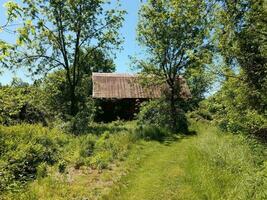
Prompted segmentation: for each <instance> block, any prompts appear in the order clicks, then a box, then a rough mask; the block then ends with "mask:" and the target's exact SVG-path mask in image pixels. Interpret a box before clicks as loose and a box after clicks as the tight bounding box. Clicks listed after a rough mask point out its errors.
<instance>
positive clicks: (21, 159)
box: [0, 125, 67, 191]
mask: <svg viewBox="0 0 267 200" xmlns="http://www.w3.org/2000/svg"><path fill="white" fill-rule="evenodd" d="M66 139H67V137H66V136H64V135H62V134H60V133H59V132H57V131H55V130H49V129H46V128H43V127H41V126H38V125H19V126H13V127H2V126H1V127H0V143H1V149H0V155H1V159H0V163H1V165H0V174H1V179H0V180H1V182H0V190H1V191H5V190H9V191H17V190H18V189H19V188H20V187H21V186H22V185H23V184H25V183H26V182H27V181H29V180H31V179H34V178H35V177H36V176H38V177H39V176H40V177H42V176H45V174H46V165H47V164H48V165H53V164H54V163H55V162H56V161H57V160H58V159H59V157H60V152H61V149H62V145H63V144H64V143H65V142H66ZM46 163H47V164H46Z"/></svg>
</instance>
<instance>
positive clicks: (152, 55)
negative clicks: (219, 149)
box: [138, 0, 213, 128]
mask: <svg viewBox="0 0 267 200" xmlns="http://www.w3.org/2000/svg"><path fill="white" fill-rule="evenodd" d="M212 5H213V4H211V3H210V2H209V1H204V0H202V1H199V0H183V1H181V0H148V1H147V3H145V4H144V5H143V6H142V8H141V10H140V19H139V20H140V21H139V25H138V39H139V42H140V44H141V45H143V46H144V47H145V50H146V52H147V58H146V60H141V61H140V62H139V66H140V68H141V70H142V71H143V73H145V74H150V75H151V74H152V75H153V76H150V77H156V79H158V80H161V81H162V82H165V83H167V85H168V86H169V94H168V100H169V102H170V108H171V109H170V110H171V116H172V120H173V122H172V127H173V128H175V127H177V119H176V116H177V115H176V112H177V105H178V104H179V102H181V101H182V98H181V96H180V95H179V94H180V90H181V86H180V82H179V81H178V80H179V76H181V75H183V74H184V73H185V72H186V71H187V69H189V67H192V68H193V64H194V63H196V61H198V62H200V61H201V63H209V62H210V58H211V56H210V52H209V50H208V48H207V46H208V42H207V36H208V30H207V24H208V23H210V22H211V18H209V16H208V12H209V10H210V7H211V6H212ZM194 66H195V67H197V66H196V65H194ZM192 68H191V69H192ZM199 76H201V74H199Z"/></svg>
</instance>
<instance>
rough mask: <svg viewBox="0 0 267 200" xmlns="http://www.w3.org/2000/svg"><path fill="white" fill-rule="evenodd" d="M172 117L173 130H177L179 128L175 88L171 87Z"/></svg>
mask: <svg viewBox="0 0 267 200" xmlns="http://www.w3.org/2000/svg"><path fill="white" fill-rule="evenodd" d="M170 101H171V102H170V103H171V107H170V108H171V117H172V130H173V131H176V129H177V119H176V106H175V89H174V88H171V99H170Z"/></svg>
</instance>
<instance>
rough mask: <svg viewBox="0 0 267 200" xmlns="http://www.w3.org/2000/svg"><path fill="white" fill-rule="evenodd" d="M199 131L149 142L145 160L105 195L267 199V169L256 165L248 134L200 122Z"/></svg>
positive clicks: (113, 199) (160, 199)
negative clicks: (224, 131)
mask: <svg viewBox="0 0 267 200" xmlns="http://www.w3.org/2000/svg"><path fill="white" fill-rule="evenodd" d="M198 133H199V134H198V135H196V136H192V137H188V138H184V139H180V140H178V141H175V142H170V143H169V144H164V143H163V144H162V143H158V142H148V143H145V145H144V147H143V152H144V153H142V151H141V152H140V154H136V155H135V159H136V158H137V159H139V158H140V157H141V159H140V160H141V162H140V163H139V165H138V166H134V167H133V170H132V171H131V172H130V173H129V174H128V175H126V176H125V177H124V178H123V179H122V180H121V181H120V183H119V184H118V185H116V188H114V189H112V190H111V192H110V193H109V194H108V196H106V197H104V199H105V200H214V199H216V200H232V199H240V200H256V199H257V200H263V199H267V193H266V192H264V191H267V190H266V189H267V179H263V178H262V177H263V176H262V174H265V173H266V172H265V171H260V169H261V168H260V167H258V166H257V165H255V158H256V157H255V152H253V151H252V149H251V148H250V145H249V144H247V142H246V140H245V139H244V138H242V137H239V136H235V135H231V134H220V133H218V131H217V129H216V128H214V127H209V126H200V125H199V126H198ZM143 154H145V156H144V155H143ZM141 155H142V156H143V157H142V156H141ZM255 171H258V173H257V176H256V175H255Z"/></svg>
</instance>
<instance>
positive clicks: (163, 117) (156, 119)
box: [138, 100, 188, 134]
mask: <svg viewBox="0 0 267 200" xmlns="http://www.w3.org/2000/svg"><path fill="white" fill-rule="evenodd" d="M170 113H171V110H170V105H169V104H168V103H167V102H166V101H164V100H153V101H149V102H145V103H143V104H142V106H141V110H140V113H139V114H138V123H139V124H141V125H143V124H147V125H153V126H157V127H161V128H164V129H168V130H169V131H171V132H175V133H179V132H182V133H184V134H187V133H188V122H187V119H186V116H185V112H184V111H183V110H182V109H178V108H177V110H176V120H177V124H176V127H175V128H174V129H173V127H172V122H173V119H172V117H171V115H170Z"/></svg>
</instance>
